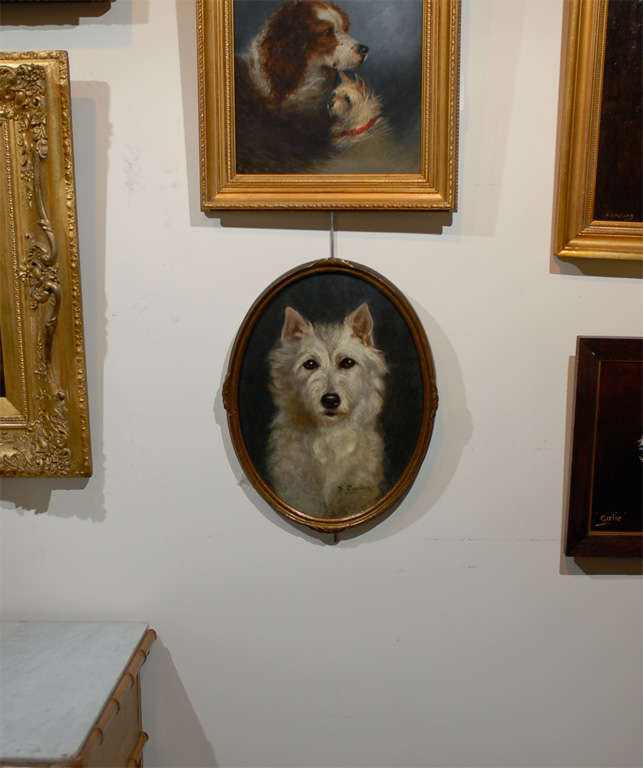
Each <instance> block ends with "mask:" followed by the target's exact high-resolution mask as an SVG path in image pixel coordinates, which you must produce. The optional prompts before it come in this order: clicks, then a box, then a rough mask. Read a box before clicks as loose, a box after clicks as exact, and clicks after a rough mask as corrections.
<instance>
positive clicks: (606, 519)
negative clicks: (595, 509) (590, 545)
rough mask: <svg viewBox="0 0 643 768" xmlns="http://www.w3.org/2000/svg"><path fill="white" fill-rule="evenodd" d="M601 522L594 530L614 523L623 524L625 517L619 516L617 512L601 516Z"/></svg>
mask: <svg viewBox="0 0 643 768" xmlns="http://www.w3.org/2000/svg"><path fill="white" fill-rule="evenodd" d="M598 519H599V522H598V523H596V525H595V526H594V528H600V527H601V526H604V525H614V523H621V522H623V515H619V514H618V513H616V512H612V513H611V514H609V515H601V516H600V517H599V518H598Z"/></svg>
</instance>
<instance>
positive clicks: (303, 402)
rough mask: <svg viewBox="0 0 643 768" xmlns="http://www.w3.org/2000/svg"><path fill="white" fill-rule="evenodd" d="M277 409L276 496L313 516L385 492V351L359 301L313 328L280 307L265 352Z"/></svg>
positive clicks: (271, 450)
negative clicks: (339, 317)
mask: <svg viewBox="0 0 643 768" xmlns="http://www.w3.org/2000/svg"><path fill="white" fill-rule="evenodd" d="M268 360H269V363H270V391H271V392H272V396H273V400H274V403H275V405H276V407H277V414H276V416H275V418H274V420H273V422H272V425H271V429H270V439H269V443H268V473H269V478H270V482H271V485H272V487H273V489H274V491H275V492H276V493H277V495H278V496H279V497H280V498H281V499H283V501H285V502H286V503H287V504H290V505H291V506H292V507H294V508H295V509H296V510H297V511H299V512H303V513H304V514H307V515H312V516H314V517H344V516H347V515H353V514H356V513H358V512H360V511H362V510H364V509H366V508H367V507H369V506H371V505H372V504H374V503H375V502H376V501H377V499H379V498H380V497H381V496H382V495H383V493H384V490H385V489H384V470H383V459H384V442H383V440H382V437H381V434H380V432H379V425H378V417H379V414H380V411H381V410H382V405H383V402H384V389H385V388H384V377H385V375H386V372H387V368H386V363H385V361H384V355H383V354H382V352H381V351H380V350H379V349H377V348H376V347H375V345H374V343H373V318H372V316H371V313H370V310H369V308H368V305H367V304H365V303H364V304H361V305H360V306H359V307H358V308H357V309H356V310H355V311H354V312H351V313H350V314H349V315H347V316H346V317H345V319H344V321H343V322H340V323H332V324H328V325H318V324H315V325H313V324H312V323H310V322H309V321H308V320H306V319H305V318H303V317H302V316H301V315H300V314H299V313H298V312H297V311H296V310H294V309H293V308H292V307H286V311H285V318H284V324H283V327H282V329H281V339H280V342H279V343H278V344H277V345H276V346H275V347H274V348H273V350H272V351H271V352H270V355H269V357H268Z"/></svg>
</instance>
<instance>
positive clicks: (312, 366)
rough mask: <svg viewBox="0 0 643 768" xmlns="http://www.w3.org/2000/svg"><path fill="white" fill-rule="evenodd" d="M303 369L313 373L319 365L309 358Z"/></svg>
mask: <svg viewBox="0 0 643 768" xmlns="http://www.w3.org/2000/svg"><path fill="white" fill-rule="evenodd" d="M304 368H306V370H308V371H314V370H315V368H319V363H318V362H317V361H316V360H313V359H312V357H311V358H309V359H308V360H306V362H305V363H304Z"/></svg>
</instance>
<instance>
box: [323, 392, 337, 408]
mask: <svg viewBox="0 0 643 768" xmlns="http://www.w3.org/2000/svg"><path fill="white" fill-rule="evenodd" d="M321 402H322V405H323V406H324V408H328V409H329V410H331V411H333V410H335V408H337V406H338V405H339V403H340V399H339V395H338V394H336V393H335V392H327V393H326V394H325V395H322V398H321Z"/></svg>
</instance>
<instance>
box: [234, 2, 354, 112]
mask: <svg viewBox="0 0 643 768" xmlns="http://www.w3.org/2000/svg"><path fill="white" fill-rule="evenodd" d="M349 26H350V21H349V18H348V15H347V13H346V12H345V11H344V10H343V9H342V8H340V7H339V6H337V5H335V3H325V2H318V1H317V0H312V2H287V3H285V4H284V5H282V6H281V7H280V8H278V9H277V10H276V11H275V12H274V13H273V14H272V15H271V16H270V17H269V18H268V20H267V21H266V23H265V25H264V28H263V29H262V30H261V32H260V33H259V34H258V35H257V36H256V37H255V39H254V40H253V41H252V44H251V46H250V51H249V54H248V57H247V60H248V66H249V69H250V76H251V78H252V80H253V81H254V83H255V85H256V86H257V88H258V90H259V91H260V93H262V94H263V96H264V98H266V99H269V100H271V101H273V102H274V103H276V104H278V105H279V106H280V107H281V108H282V109H284V108H286V109H288V108H291V109H294V110H296V111H302V110H306V109H315V110H316V109H318V107H319V103H320V99H321V98H323V97H325V95H326V94H327V93H328V92H329V91H330V90H331V89H332V87H333V86H334V84H335V78H336V74H337V72H341V71H343V70H345V69H354V68H355V67H358V66H359V65H360V64H361V63H362V62H363V61H364V59H365V58H366V55H367V54H368V48H367V46H365V45H362V44H361V43H359V42H358V41H357V40H356V39H355V38H354V37H351V35H349V34H348V29H349Z"/></svg>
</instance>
